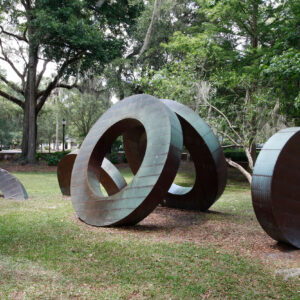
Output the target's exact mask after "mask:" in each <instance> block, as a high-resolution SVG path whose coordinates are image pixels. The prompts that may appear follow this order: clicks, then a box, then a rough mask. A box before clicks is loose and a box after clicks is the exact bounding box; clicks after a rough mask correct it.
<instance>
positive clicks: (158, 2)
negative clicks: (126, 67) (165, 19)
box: [137, 0, 161, 60]
mask: <svg viewBox="0 0 300 300" xmlns="http://www.w3.org/2000/svg"><path fill="white" fill-rule="evenodd" d="M160 6H161V0H155V2H154V7H153V13H152V17H151V22H150V25H149V27H148V30H147V33H146V36H145V40H144V44H143V46H142V48H141V50H140V52H139V54H138V56H137V60H138V59H139V58H140V57H141V56H142V54H143V53H144V52H145V51H146V50H147V48H148V46H149V43H150V40H151V36H152V30H153V26H154V23H155V19H156V18H157V16H158V14H159V11H160Z"/></svg>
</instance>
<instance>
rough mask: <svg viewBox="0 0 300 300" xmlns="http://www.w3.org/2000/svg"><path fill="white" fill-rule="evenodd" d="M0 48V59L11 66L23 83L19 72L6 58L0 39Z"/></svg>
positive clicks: (22, 77)
mask: <svg viewBox="0 0 300 300" xmlns="http://www.w3.org/2000/svg"><path fill="white" fill-rule="evenodd" d="M0 48H1V52H2V55H3V57H0V59H1V60H3V61H5V62H7V63H8V64H9V65H10V66H11V68H12V69H13V70H14V71H15V73H16V74H17V75H18V76H19V77H20V78H21V80H22V82H23V81H24V76H23V75H22V74H21V72H19V70H18V69H17V68H16V67H15V65H14V63H13V62H12V61H11V60H10V59H9V57H8V56H7V54H6V52H5V51H4V48H3V44H2V41H1V39H0Z"/></svg>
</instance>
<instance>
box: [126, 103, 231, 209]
mask: <svg viewBox="0 0 300 300" xmlns="http://www.w3.org/2000/svg"><path fill="white" fill-rule="evenodd" d="M161 101H162V102H163V103H164V104H165V105H166V106H168V107H169V108H170V109H171V110H172V111H173V112H175V113H176V114H177V117H178V118H179V120H180V124H181V127H182V131H183V142H184V145H185V146H186V148H187V149H188V150H189V152H190V154H191V157H192V159H193V162H194V165H195V170H196V179H195V183H194V185H193V186H192V187H182V186H179V185H176V184H172V186H171V188H170V189H169V192H168V194H167V195H166V197H165V200H164V201H163V203H162V204H163V205H165V206H168V207H175V208H181V209H196V210H201V211H205V210H207V209H209V207H210V206H211V205H212V204H213V203H214V202H215V201H216V200H217V199H218V198H219V197H220V196H221V195H222V193H223V191H224V189H225V186H226V180H227V167H226V161H225V157H224V153H223V150H222V148H221V146H220V144H219V142H218V140H217V137H216V136H215V135H214V133H213V131H212V130H211V129H210V127H209V126H208V125H207V124H206V123H205V121H204V120H203V119H201V118H200V117H199V115H198V114H196V113H195V112H194V111H193V110H191V109H190V108H188V107H187V106H185V105H183V104H180V103H178V102H175V101H172V100H166V99H164V100H161ZM123 142H124V149H125V152H126V156H127V159H128V162H129V165H130V167H131V169H132V171H133V173H135V172H136V171H137V170H138V168H139V165H140V164H141V161H142V159H143V155H144V152H145V151H144V148H145V144H146V136H145V133H144V130H143V128H141V127H140V128H136V129H134V130H132V131H128V132H125V134H124V136H123Z"/></svg>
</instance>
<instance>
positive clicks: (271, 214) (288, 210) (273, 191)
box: [251, 127, 300, 248]
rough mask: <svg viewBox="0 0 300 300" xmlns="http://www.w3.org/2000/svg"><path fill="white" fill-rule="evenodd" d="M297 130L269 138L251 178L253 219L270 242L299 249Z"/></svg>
mask: <svg viewBox="0 0 300 300" xmlns="http://www.w3.org/2000/svg"><path fill="white" fill-rule="evenodd" d="M299 153H300V127H294V128H286V129H283V130H280V131H279V132H278V133H276V134H275V135H273V136H272V137H271V138H270V139H269V140H268V141H267V143H266V144H265V145H264V147H263V149H262V150H261V152H260V154H259V156H258V158H257V161H256V163H255V167H254V172H253V177H252V187H251V191H252V202H253V207H254V211H255V214H256V217H257V219H258V221H259V223H260V225H261V226H262V228H263V229H264V230H265V231H266V233H267V234H268V235H269V236H271V237H272V238H273V239H275V240H277V241H281V242H285V243H289V244H291V245H293V246H295V247H297V248H300V156H299Z"/></svg>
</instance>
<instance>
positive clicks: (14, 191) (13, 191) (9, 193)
mask: <svg viewBox="0 0 300 300" xmlns="http://www.w3.org/2000/svg"><path fill="white" fill-rule="evenodd" d="M0 190H1V191H2V193H3V196H4V198H7V199H14V200H25V199H27V198H28V195H27V192H26V190H25V188H24V186H23V184H22V183H21V182H20V181H19V180H18V179H17V178H16V177H15V176H13V175H12V174H10V173H9V172H7V171H6V170H4V169H0Z"/></svg>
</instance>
